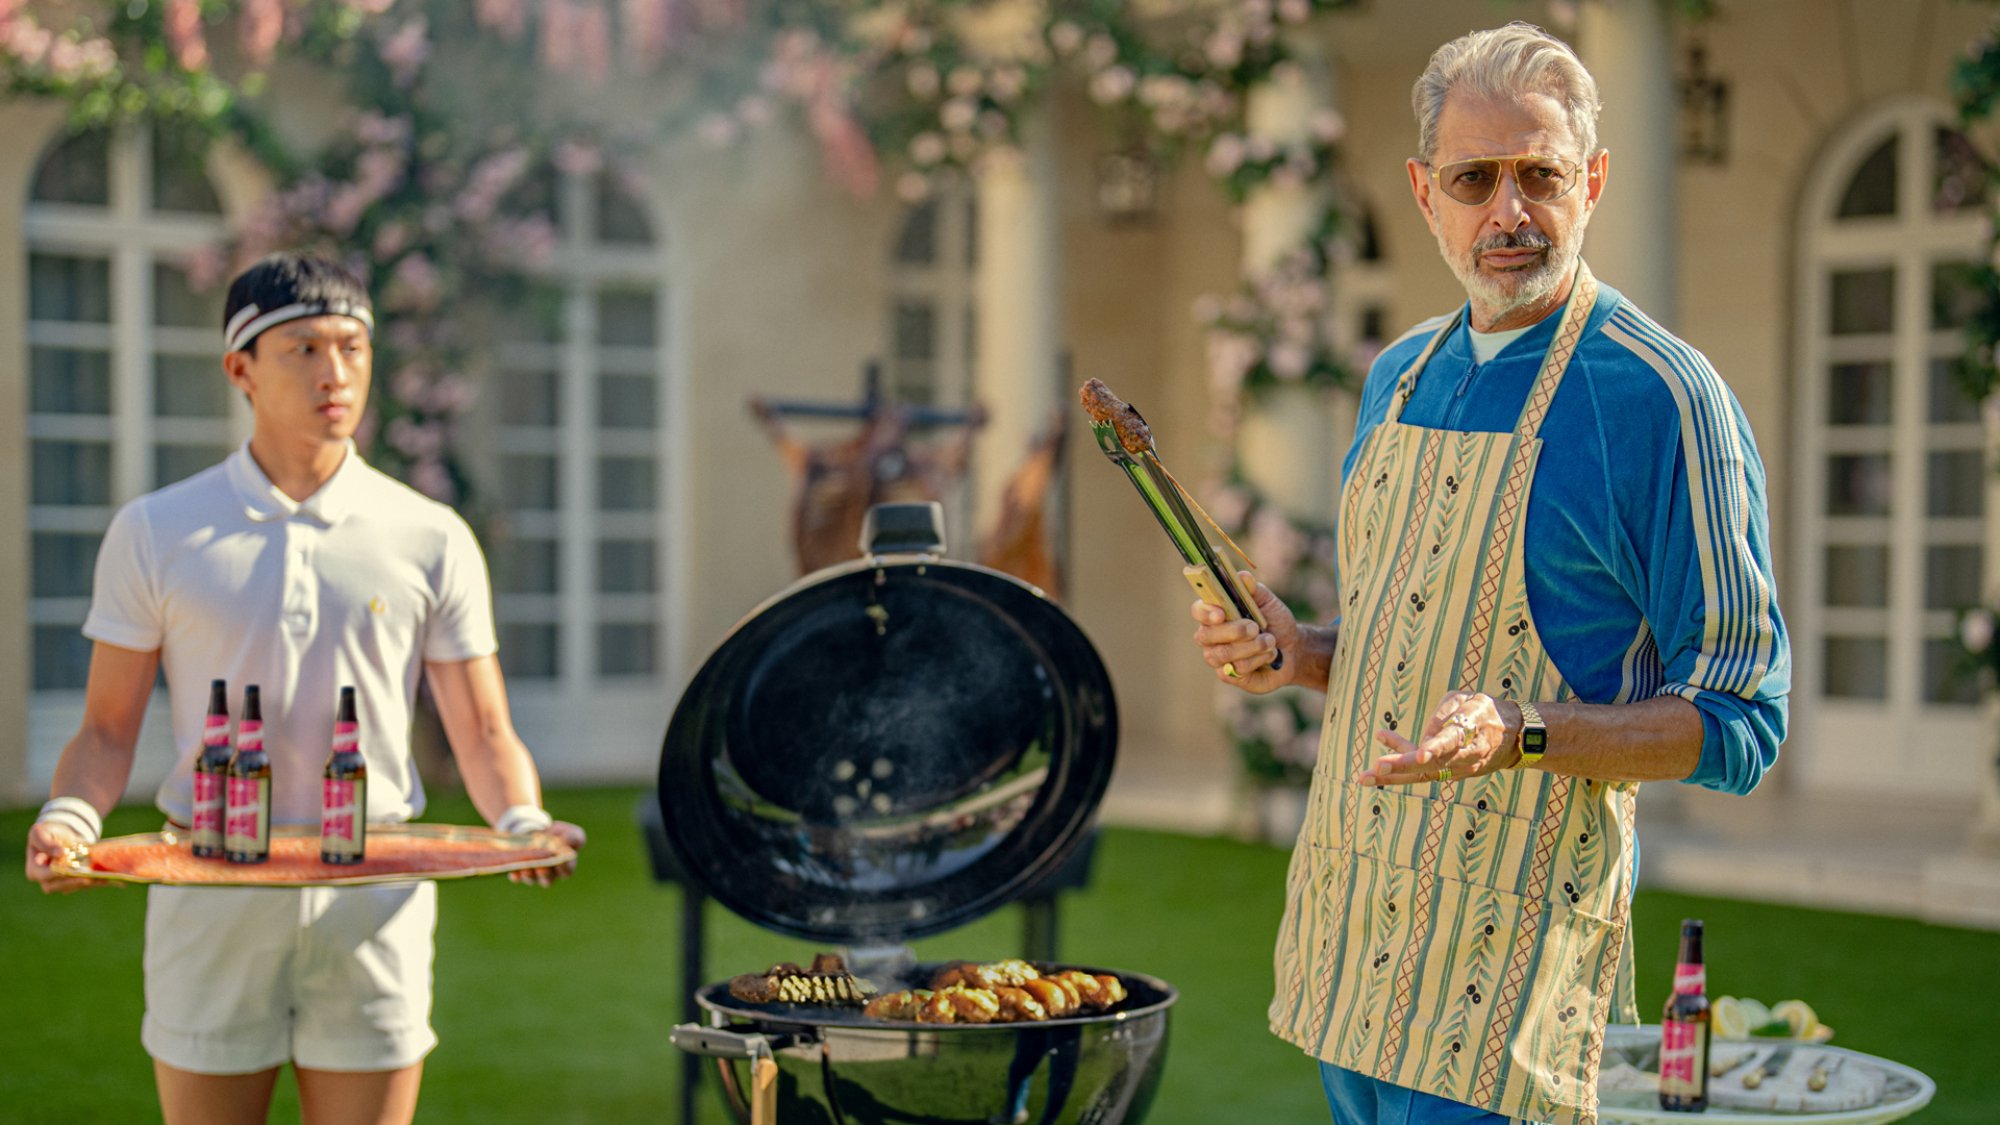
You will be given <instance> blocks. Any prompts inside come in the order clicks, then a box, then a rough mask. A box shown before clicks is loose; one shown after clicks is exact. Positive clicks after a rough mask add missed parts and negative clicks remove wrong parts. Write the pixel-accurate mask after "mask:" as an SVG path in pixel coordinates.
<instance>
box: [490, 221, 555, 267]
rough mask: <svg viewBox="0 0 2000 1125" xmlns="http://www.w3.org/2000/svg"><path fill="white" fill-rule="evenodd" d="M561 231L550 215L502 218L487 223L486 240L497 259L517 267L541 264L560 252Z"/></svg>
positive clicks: (504, 263)
mask: <svg viewBox="0 0 2000 1125" xmlns="http://www.w3.org/2000/svg"><path fill="white" fill-rule="evenodd" d="M559 241H560V235H559V234H558V232H557V231H556V228H555V224H554V223H552V222H550V221H549V219H548V216H546V215H529V216H527V217H526V218H519V219H516V218H506V217H502V218H498V219H495V220H494V221H492V222H491V223H488V224H487V225H486V227H485V234H484V238H483V242H484V245H485V250H486V253H487V255H488V256H489V257H491V258H492V259H493V260H494V261H496V262H499V263H501V264H503V265H507V266H511V267H514V268H539V267H541V266H545V265H547V264H548V263H549V261H550V260H551V259H553V258H554V257H555V256H556V245H557V243H558V242H559Z"/></svg>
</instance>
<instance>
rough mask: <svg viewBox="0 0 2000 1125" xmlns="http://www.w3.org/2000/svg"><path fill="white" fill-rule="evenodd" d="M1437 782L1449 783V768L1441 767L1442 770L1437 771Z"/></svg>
mask: <svg viewBox="0 0 2000 1125" xmlns="http://www.w3.org/2000/svg"><path fill="white" fill-rule="evenodd" d="M1438 780H1439V781H1450V780H1451V767H1450V766H1444V767H1442V768H1440V769H1439V770H1438Z"/></svg>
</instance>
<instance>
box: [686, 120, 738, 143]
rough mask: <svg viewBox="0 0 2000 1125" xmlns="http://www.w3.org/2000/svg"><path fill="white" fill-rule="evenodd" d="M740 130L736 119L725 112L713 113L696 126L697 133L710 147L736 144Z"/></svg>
mask: <svg viewBox="0 0 2000 1125" xmlns="http://www.w3.org/2000/svg"><path fill="white" fill-rule="evenodd" d="M740 132H741V129H740V127H739V126H738V125H737V124H736V119H735V118H733V117H731V116H729V115H728V114H724V113H711V114H709V115H708V116H706V117H704V118H702V119H701V124H699V125H697V126H695V135H696V136H698V137H700V138H701V142H702V143H703V144H705V145H707V146H708V147H710V148H727V147H729V146H730V145H733V144H735V143H736V138H737V136H738V134H739V133H740Z"/></svg>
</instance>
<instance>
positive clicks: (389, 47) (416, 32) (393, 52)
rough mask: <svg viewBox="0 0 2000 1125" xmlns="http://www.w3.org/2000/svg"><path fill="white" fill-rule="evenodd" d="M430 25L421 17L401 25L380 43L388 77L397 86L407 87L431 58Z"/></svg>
mask: <svg viewBox="0 0 2000 1125" xmlns="http://www.w3.org/2000/svg"><path fill="white" fill-rule="evenodd" d="M429 28H430V25H429V23H428V21H426V20H425V19H424V17H422V16H418V17H416V18H415V19H413V20H410V21H408V22H407V23H405V24H403V26H401V27H399V28H397V29H396V30H395V31H394V32H392V33H390V35H389V37H388V38H387V39H384V40H383V41H382V46H381V48H380V54H381V56H382V61H383V62H384V63H386V64H388V67H389V76H390V77H391V78H392V79H393V80H394V81H395V83H396V85H398V86H408V85H409V84H410V83H411V82H413V81H415V80H416V77H417V71H419V70H421V69H423V65H424V60H426V59H428V58H430V57H431V41H430V31H429Z"/></svg>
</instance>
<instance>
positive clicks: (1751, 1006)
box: [1736, 996, 1771, 1035]
mask: <svg viewBox="0 0 2000 1125" xmlns="http://www.w3.org/2000/svg"><path fill="white" fill-rule="evenodd" d="M1736 1002H1737V1003H1738V1004H1741V1005H1743V1034H1745V1035H1748V1034H1750V1033H1751V1032H1753V1031H1756V1030H1757V1029H1758V1028H1760V1027H1763V1026H1764V1025H1765V1024H1767V1023H1770V1022H1771V1009H1769V1008H1766V1007H1765V1006H1764V1002H1763V1001H1762V1000H1752V999H1751V998H1749V997H1748V996H1745V997H1742V998H1740V999H1738V1000H1737V1001H1736Z"/></svg>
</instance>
